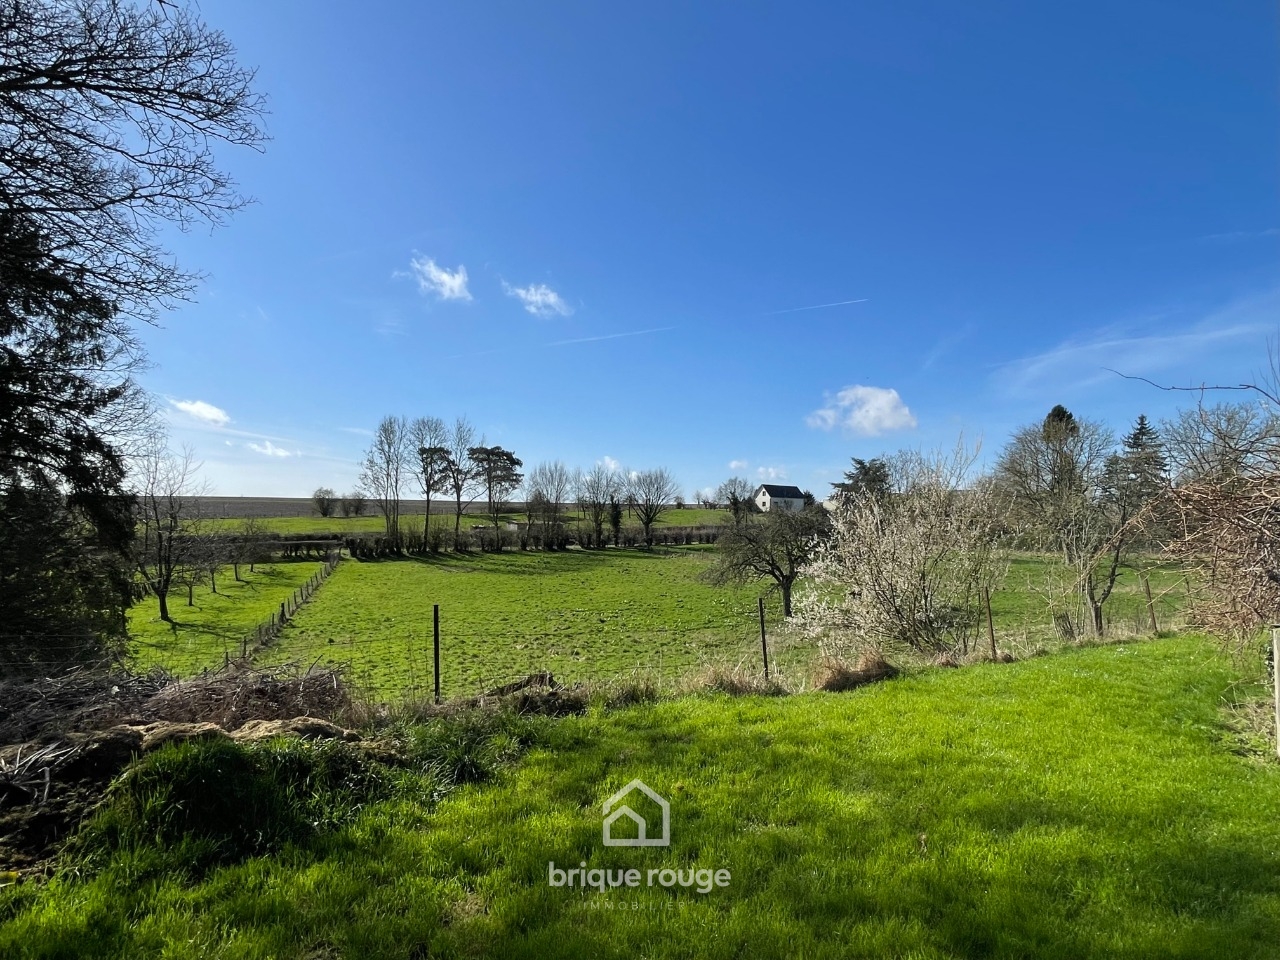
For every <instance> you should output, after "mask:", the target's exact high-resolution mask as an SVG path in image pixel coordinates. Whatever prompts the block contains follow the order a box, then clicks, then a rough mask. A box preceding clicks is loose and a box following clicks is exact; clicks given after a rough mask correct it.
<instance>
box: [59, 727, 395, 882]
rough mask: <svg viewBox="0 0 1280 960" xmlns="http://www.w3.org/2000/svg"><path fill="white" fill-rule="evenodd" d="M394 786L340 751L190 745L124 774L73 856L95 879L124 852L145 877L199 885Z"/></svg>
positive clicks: (298, 840)
mask: <svg viewBox="0 0 1280 960" xmlns="http://www.w3.org/2000/svg"><path fill="white" fill-rule="evenodd" d="M390 786H391V783H390V780H389V778H388V776H387V774H386V772H385V771H384V770H383V769H382V768H381V767H379V766H377V765H376V764H375V763H373V762H372V761H370V760H368V759H367V758H365V756H364V755H363V754H361V753H359V752H358V751H357V750H355V749H354V748H352V747H350V746H347V745H346V744H343V743H339V742H324V743H309V742H305V741H301V740H279V741H275V742H271V743H266V744H261V745H254V746H245V745H241V744H237V743H235V742H234V741H231V740H227V739H223V738H218V739H210V740H195V741H188V742H186V743H181V744H174V745H172V746H169V747H164V748H162V749H160V750H157V751H156V752H154V753H152V754H149V755H148V756H147V757H145V758H144V759H143V760H141V761H140V762H139V763H138V764H136V765H135V766H134V767H132V768H131V769H129V770H128V771H126V773H125V774H124V775H123V776H122V777H121V778H120V779H119V780H117V781H116V782H115V783H114V784H113V785H112V786H111V788H110V790H109V791H108V794H107V801H106V805H105V807H104V808H103V809H102V810H100V811H99V812H98V813H97V814H96V815H95V816H94V817H93V818H92V819H91V820H90V821H89V822H88V823H87V824H86V826H85V827H84V829H82V830H81V832H80V833H79V834H78V835H77V836H76V837H75V838H74V840H73V841H72V843H71V845H70V846H69V848H68V855H69V857H70V859H71V862H72V863H73V864H74V865H76V866H82V867H85V868H88V869H90V870H96V869H99V868H101V867H103V866H105V864H106V863H107V861H108V859H111V858H113V855H118V854H122V853H123V854H125V855H126V859H128V860H131V861H132V862H133V864H134V868H135V869H136V870H139V871H140V872H142V873H151V872H153V871H158V870H163V871H173V872H178V873H182V874H185V875H187V876H189V877H191V878H192V879H198V878H199V877H200V876H201V875H203V874H204V873H205V872H206V871H208V870H210V869H212V868H213V867H215V866H219V865H222V864H228V863H235V862H238V861H240V860H244V859H246V858H248V857H253V856H261V855H263V854H267V853H271V852H273V851H276V850H279V849H281V848H283V847H285V846H286V845H288V844H305V843H307V842H308V841H309V840H311V839H312V838H313V837H314V836H315V835H316V834H317V833H318V832H319V831H321V830H325V829H331V828H333V827H335V826H337V825H339V824H341V823H343V822H346V821H348V820H350V819H351V818H353V817H354V816H355V815H356V813H357V812H358V811H359V810H361V809H362V808H363V807H364V806H365V805H366V804H367V803H368V802H370V801H372V800H376V799H379V798H381V797H383V796H385V795H387V794H388V792H389V789H390Z"/></svg>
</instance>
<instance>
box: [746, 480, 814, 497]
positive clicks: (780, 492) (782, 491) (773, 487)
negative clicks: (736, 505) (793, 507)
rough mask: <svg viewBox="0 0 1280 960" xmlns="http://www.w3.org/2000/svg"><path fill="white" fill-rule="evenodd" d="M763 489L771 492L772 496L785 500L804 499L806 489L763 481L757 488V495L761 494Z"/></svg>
mask: <svg viewBox="0 0 1280 960" xmlns="http://www.w3.org/2000/svg"><path fill="white" fill-rule="evenodd" d="M761 490H763V491H764V492H765V493H767V494H769V496H770V497H780V498H782V499H783V500H803V499H804V491H803V490H801V489H800V488H799V487H784V486H780V485H779V484H776V483H762V484H760V486H758V487H757V488H756V492H755V495H756V496H757V497H758V496H760V491H761Z"/></svg>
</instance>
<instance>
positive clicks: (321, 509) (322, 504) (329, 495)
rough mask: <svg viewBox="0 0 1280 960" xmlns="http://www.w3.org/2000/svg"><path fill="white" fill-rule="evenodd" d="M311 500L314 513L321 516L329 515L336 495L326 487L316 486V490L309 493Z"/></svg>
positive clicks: (336, 497)
mask: <svg viewBox="0 0 1280 960" xmlns="http://www.w3.org/2000/svg"><path fill="white" fill-rule="evenodd" d="M311 502H312V503H313V504H314V505H315V508H316V513H318V514H320V516H322V517H331V516H333V509H334V507H335V506H337V503H338V495H337V494H336V493H334V492H333V491H332V490H331V489H330V488H328V487H317V488H316V492H315V493H313V494H311Z"/></svg>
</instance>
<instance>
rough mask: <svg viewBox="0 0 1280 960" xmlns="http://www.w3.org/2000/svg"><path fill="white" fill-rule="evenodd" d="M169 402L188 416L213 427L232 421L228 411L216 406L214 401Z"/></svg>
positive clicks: (223, 425) (222, 425)
mask: <svg viewBox="0 0 1280 960" xmlns="http://www.w3.org/2000/svg"><path fill="white" fill-rule="evenodd" d="M169 403H170V404H171V405H172V406H173V407H174V409H176V410H181V411H182V412H183V413H185V414H186V415H187V416H189V417H194V418H195V419H197V420H199V421H200V422H202V423H207V424H209V425H210V426H213V427H225V426H226V425H227V424H228V423H230V422H231V417H230V415H229V414H228V413H227V411H225V410H223V409H222V408H220V407H215V406H214V405H213V404H212V403H205V402H204V401H203V400H170V401H169Z"/></svg>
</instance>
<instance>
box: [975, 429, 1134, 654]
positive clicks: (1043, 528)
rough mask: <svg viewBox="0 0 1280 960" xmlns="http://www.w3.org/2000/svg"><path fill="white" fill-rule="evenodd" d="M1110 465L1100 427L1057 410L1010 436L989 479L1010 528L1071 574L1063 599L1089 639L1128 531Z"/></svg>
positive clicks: (1107, 434)
mask: <svg viewBox="0 0 1280 960" xmlns="http://www.w3.org/2000/svg"><path fill="white" fill-rule="evenodd" d="M1114 457H1115V437H1114V435H1113V434H1112V433H1111V431H1110V430H1109V429H1108V428H1107V427H1105V426H1104V425H1103V424H1101V423H1098V422H1096V421H1093V420H1084V419H1077V418H1076V417H1075V415H1074V414H1072V413H1071V412H1070V411H1069V410H1067V409H1066V408H1065V407H1063V406H1061V405H1059V406H1056V407H1054V408H1053V409H1052V410H1051V411H1049V414H1048V416H1046V417H1045V419H1044V420H1043V422H1041V423H1038V424H1031V425H1029V426H1025V427H1022V428H1021V429H1019V430H1018V431H1017V432H1015V433H1014V435H1013V437H1012V438H1011V439H1010V440H1009V442H1008V443H1007V444H1006V445H1005V448H1004V450H1003V451H1002V453H1001V455H1000V460H999V462H998V463H997V465H996V472H995V477H996V483H997V485H998V487H999V489H1000V491H1001V493H1002V495H1003V497H1004V500H1005V506H1006V508H1007V511H1008V515H1009V519H1010V521H1011V522H1012V523H1013V524H1014V525H1016V526H1017V527H1018V528H1019V529H1021V530H1023V531H1026V532H1027V533H1029V534H1030V535H1031V536H1033V537H1034V538H1035V543H1036V545H1037V546H1039V547H1041V548H1044V549H1050V550H1054V551H1057V552H1058V553H1059V554H1060V555H1061V556H1062V559H1063V562H1064V563H1065V565H1066V566H1067V568H1068V569H1069V570H1070V571H1072V579H1071V583H1070V584H1069V587H1070V590H1069V593H1070V595H1071V596H1072V597H1074V598H1076V599H1078V603H1076V604H1074V605H1073V606H1074V608H1075V609H1076V611H1077V613H1079V614H1085V615H1087V624H1088V627H1089V629H1090V630H1091V631H1092V632H1093V634H1094V635H1095V636H1101V635H1102V633H1103V605H1104V604H1105V603H1106V602H1107V600H1108V599H1109V598H1110V596H1111V593H1112V590H1113V589H1114V588H1115V584H1116V580H1117V578H1118V576H1119V572H1120V568H1121V563H1122V560H1123V558H1124V551H1125V549H1126V548H1127V546H1128V544H1129V535H1130V534H1131V533H1132V532H1133V530H1134V529H1135V528H1133V527H1132V526H1130V524H1129V520H1130V519H1131V518H1132V516H1133V510H1132V509H1131V506H1132V504H1131V501H1130V500H1129V498H1128V497H1122V496H1120V495H1119V487H1118V486H1117V482H1116V481H1117V478H1116V476H1115V473H1114ZM1051 602H1052V603H1053V604H1054V606H1055V607H1061V606H1062V602H1061V601H1060V600H1052V601H1051ZM1053 612H1054V616H1055V619H1056V620H1058V622H1059V623H1069V624H1070V632H1071V633H1072V634H1074V633H1075V632H1076V631H1078V630H1079V629H1081V628H1083V626H1084V623H1081V622H1080V619H1081V618H1080V616H1076V617H1075V618H1074V619H1070V614H1069V611H1068V610H1066V609H1055V610H1054V611H1053ZM1062 618H1069V619H1068V620H1066V621H1064V620H1063V619H1062ZM1060 629H1066V628H1065V627H1060Z"/></svg>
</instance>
